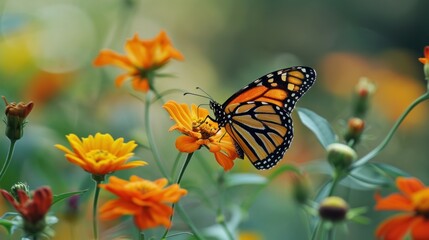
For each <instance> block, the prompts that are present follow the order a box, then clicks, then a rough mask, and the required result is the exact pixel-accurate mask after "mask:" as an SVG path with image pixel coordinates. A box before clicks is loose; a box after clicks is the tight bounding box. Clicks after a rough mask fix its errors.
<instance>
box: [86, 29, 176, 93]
mask: <svg viewBox="0 0 429 240" xmlns="http://www.w3.org/2000/svg"><path fill="white" fill-rule="evenodd" d="M125 52H126V54H125V55H121V54H118V53H116V52H114V51H112V50H108V49H106V50H102V51H100V53H99V55H98V56H97V58H96V59H95V60H94V65H95V66H98V67H99V66H105V65H110V64H111V65H115V66H117V67H119V68H122V69H124V70H125V71H126V73H124V74H121V75H119V76H118V77H117V78H116V86H117V87H119V86H121V85H122V84H123V83H124V81H125V80H127V79H128V78H131V82H132V86H133V88H134V89H135V90H139V91H143V92H147V91H149V89H150V87H151V85H152V83H151V82H150V80H152V79H151V78H150V77H149V76H151V75H153V71H154V70H156V69H158V68H160V67H162V66H164V65H165V64H166V63H167V62H168V61H170V59H173V58H174V59H177V60H183V59H184V58H183V55H182V54H181V53H180V52H179V51H178V50H176V49H175V48H174V47H173V45H172V44H171V42H170V40H169V39H168V37H167V34H166V33H165V32H164V31H161V32H160V33H159V35H158V36H157V37H156V38H154V39H153V40H141V39H139V37H138V35H137V34H135V35H134V37H133V38H132V39H130V40H128V41H127V43H126V44H125Z"/></svg>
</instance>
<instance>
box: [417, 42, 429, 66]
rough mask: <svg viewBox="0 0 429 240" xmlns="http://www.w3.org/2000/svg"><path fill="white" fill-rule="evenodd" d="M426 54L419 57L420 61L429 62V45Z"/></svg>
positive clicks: (425, 50)
mask: <svg viewBox="0 0 429 240" xmlns="http://www.w3.org/2000/svg"><path fill="white" fill-rule="evenodd" d="M424 55H425V57H423V58H419V61H420V62H421V63H423V64H427V63H429V46H426V47H425V49H424Z"/></svg>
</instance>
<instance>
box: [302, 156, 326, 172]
mask: <svg viewBox="0 0 429 240" xmlns="http://www.w3.org/2000/svg"><path fill="white" fill-rule="evenodd" d="M301 169H302V170H304V172H311V173H322V174H326V175H333V173H334V170H333V169H332V167H331V165H330V164H329V163H328V162H327V161H326V159H316V160H312V161H309V162H307V163H304V164H302V165H301Z"/></svg>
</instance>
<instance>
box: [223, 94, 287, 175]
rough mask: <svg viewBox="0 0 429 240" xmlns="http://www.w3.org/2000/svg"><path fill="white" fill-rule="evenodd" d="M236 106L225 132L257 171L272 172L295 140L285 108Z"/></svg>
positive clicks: (250, 105)
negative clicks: (269, 170) (265, 170)
mask: <svg viewBox="0 0 429 240" xmlns="http://www.w3.org/2000/svg"><path fill="white" fill-rule="evenodd" d="M233 105H236V107H235V108H234V112H231V116H232V117H231V121H229V123H228V124H226V125H225V129H226V131H227V132H228V133H229V134H230V136H232V138H233V139H234V141H235V143H236V144H237V145H238V146H239V147H240V149H241V150H242V151H243V152H244V153H245V154H246V156H247V157H248V158H249V160H250V161H251V162H252V164H253V165H254V166H255V167H256V168H257V169H269V168H271V167H273V166H275V165H276V164H277V162H278V161H280V160H281V159H282V158H283V155H284V153H285V152H286V150H287V149H288V148H289V145H290V143H291V141H292V138H293V128H292V119H291V118H290V116H289V114H288V113H287V112H286V110H285V109H283V108H281V107H279V106H277V105H274V104H272V103H267V102H245V103H240V104H233Z"/></svg>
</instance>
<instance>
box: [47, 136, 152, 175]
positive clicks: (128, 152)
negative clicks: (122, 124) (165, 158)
mask: <svg viewBox="0 0 429 240" xmlns="http://www.w3.org/2000/svg"><path fill="white" fill-rule="evenodd" d="M66 137H67V140H68V141H69V143H70V145H71V147H72V150H69V149H68V148H66V147H64V146H63V145H60V144H56V145H55V147H56V148H58V149H59V150H61V151H64V152H65V153H66V154H65V157H66V158H67V160H69V162H71V163H73V164H76V165H78V166H80V167H81V168H82V169H83V170H85V171H87V172H89V173H92V174H93V175H105V174H108V173H112V172H114V171H118V170H123V169H129V168H134V167H138V166H144V165H146V164H147V163H146V162H144V161H133V162H129V163H126V161H127V160H128V159H129V158H131V157H132V156H134V153H133V150H134V149H135V148H136V147H137V144H136V143H135V142H134V141H129V142H127V143H124V139H123V138H118V139H116V140H114V139H113V138H112V136H111V135H110V134H101V133H97V134H95V137H94V136H92V135H89V136H88V137H87V138H82V139H79V138H78V137H77V136H76V135H75V134H69V135H67V136H66Z"/></svg>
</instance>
